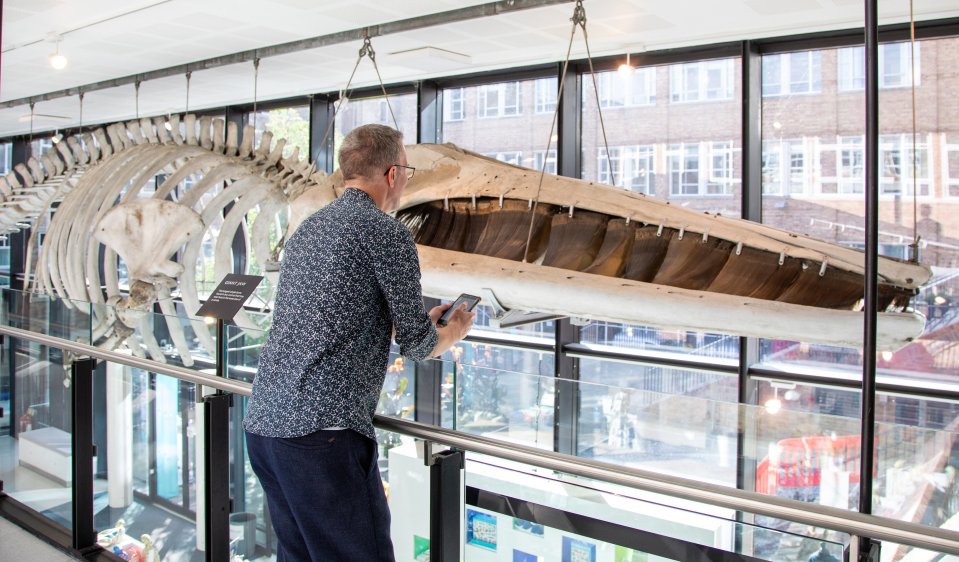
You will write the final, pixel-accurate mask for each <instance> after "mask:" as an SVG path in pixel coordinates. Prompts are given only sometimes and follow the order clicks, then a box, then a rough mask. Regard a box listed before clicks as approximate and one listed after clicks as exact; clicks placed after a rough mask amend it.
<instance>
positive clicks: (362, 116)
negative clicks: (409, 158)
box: [333, 94, 418, 169]
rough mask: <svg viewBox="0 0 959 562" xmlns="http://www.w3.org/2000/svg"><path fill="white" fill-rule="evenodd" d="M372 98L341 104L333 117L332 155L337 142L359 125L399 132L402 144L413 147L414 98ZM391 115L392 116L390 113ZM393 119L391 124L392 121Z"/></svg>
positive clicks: (398, 95)
mask: <svg viewBox="0 0 959 562" xmlns="http://www.w3.org/2000/svg"><path fill="white" fill-rule="evenodd" d="M388 98H389V103H387V98H384V97H383V96H374V97H369V98H362V99H360V98H357V99H349V100H347V101H346V102H345V104H343V103H341V102H337V103H341V105H339V106H338V109H337V114H336V125H335V127H334V129H335V132H334V138H333V142H334V148H335V151H334V153H338V151H339V150H340V142H341V141H342V140H343V137H345V136H346V135H348V134H349V132H350V131H352V130H353V129H355V128H357V127H359V126H360V125H368V124H370V123H379V124H380V125H389V126H390V127H394V128H396V129H399V130H400V131H401V132H402V133H403V142H405V143H406V144H416V141H417V138H418V136H417V134H416V94H395V95H390V96H388ZM391 111H392V113H391ZM394 118H395V119H396V122H395V123H394V121H393V119H394ZM339 167H340V163H339V162H334V163H333V168H334V169H337V168H339Z"/></svg>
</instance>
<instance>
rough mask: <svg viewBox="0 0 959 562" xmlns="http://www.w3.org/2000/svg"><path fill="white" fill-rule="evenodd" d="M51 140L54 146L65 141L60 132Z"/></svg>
mask: <svg viewBox="0 0 959 562" xmlns="http://www.w3.org/2000/svg"><path fill="white" fill-rule="evenodd" d="M50 140H51V141H52V142H53V144H57V143H58V142H60V141H61V140H63V135H61V134H60V132H59V131H57V132H56V133H54V135H53V136H52V137H50Z"/></svg>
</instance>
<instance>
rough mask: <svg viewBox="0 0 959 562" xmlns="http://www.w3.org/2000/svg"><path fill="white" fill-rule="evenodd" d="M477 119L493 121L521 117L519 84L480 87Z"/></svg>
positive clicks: (508, 83) (510, 83) (509, 83)
mask: <svg viewBox="0 0 959 562" xmlns="http://www.w3.org/2000/svg"><path fill="white" fill-rule="evenodd" d="M477 98H478V99H477V104H476V107H477V113H476V115H477V117H479V118H480V119H491V118H496V117H510V116H513V115H520V114H521V113H522V108H521V106H520V86H519V82H506V83H503V84H490V85H486V86H480V88H479V90H478V91H477Z"/></svg>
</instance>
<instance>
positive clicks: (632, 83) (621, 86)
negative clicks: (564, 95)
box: [583, 67, 656, 109]
mask: <svg viewBox="0 0 959 562" xmlns="http://www.w3.org/2000/svg"><path fill="white" fill-rule="evenodd" d="M590 82H591V81H590V80H589V79H586V80H584V86H583V87H584V88H587V87H590V88H591V86H592V84H591V83H590ZM596 87H597V88H598V89H599V106H600V107H602V108H603V109H616V108H619V107H643V106H651V105H656V68H655V67H646V68H636V69H634V70H633V71H632V72H631V73H630V74H629V75H628V76H626V77H623V76H622V75H621V74H619V72H615V71H611V72H600V73H597V74H596Z"/></svg>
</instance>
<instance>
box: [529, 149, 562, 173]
mask: <svg viewBox="0 0 959 562" xmlns="http://www.w3.org/2000/svg"><path fill="white" fill-rule="evenodd" d="M545 153H546V151H544V150H537V151H536V152H534V153H533V159H534V161H533V169H534V170H537V171H539V170H542V169H543V155H544V154H545ZM546 173H547V174H553V175H556V149H555V148H551V149H550V150H549V156H547V157H546Z"/></svg>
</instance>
